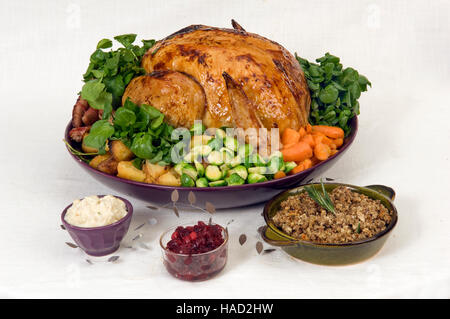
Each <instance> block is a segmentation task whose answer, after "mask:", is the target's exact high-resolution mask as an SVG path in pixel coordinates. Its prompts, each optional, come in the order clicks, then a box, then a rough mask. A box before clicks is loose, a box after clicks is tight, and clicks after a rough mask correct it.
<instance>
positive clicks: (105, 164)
mask: <svg viewBox="0 0 450 319" xmlns="http://www.w3.org/2000/svg"><path fill="white" fill-rule="evenodd" d="M118 164H119V162H118V161H116V159H114V157H113V156H112V155H109V156H108V158H107V159H106V160H104V161H102V162H101V163H100V164H98V166H97V169H98V170H99V171H101V172H104V173H107V174H111V175H115V174H117V165H118Z"/></svg>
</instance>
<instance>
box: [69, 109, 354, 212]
mask: <svg viewBox="0 0 450 319" xmlns="http://www.w3.org/2000/svg"><path fill="white" fill-rule="evenodd" d="M350 127H351V132H350V134H349V135H348V136H347V137H346V138H345V140H344V144H343V145H342V146H341V148H340V149H339V152H337V153H336V154H334V155H333V156H331V157H330V158H328V159H327V160H325V161H323V162H320V163H318V164H317V165H315V166H313V167H311V168H309V169H307V170H305V171H302V172H300V173H297V174H294V175H288V176H286V177H283V178H280V179H276V180H271V181H267V182H262V183H256V184H244V185H237V186H222V187H205V188H197V187H181V186H180V187H173V186H164V185H157V184H146V183H141V182H135V181H131V180H126V179H123V178H120V177H117V176H113V175H109V174H106V173H103V172H100V171H98V170H96V169H94V168H92V167H91V166H89V164H87V163H85V162H83V161H82V160H81V159H80V158H78V157H77V156H76V155H74V154H72V153H71V152H70V150H69V148H67V147H66V148H67V151H68V152H69V154H70V156H71V157H72V159H74V160H75V161H76V162H77V163H78V164H79V165H80V166H81V167H82V168H83V169H84V170H85V171H86V172H87V173H88V174H90V175H91V176H92V177H93V178H94V179H96V180H97V181H99V182H100V183H102V184H104V185H106V186H107V187H109V188H111V189H113V190H114V191H117V192H120V193H122V194H125V195H127V196H130V197H134V198H137V199H140V200H143V201H146V202H148V203H149V204H154V205H157V206H164V205H166V204H169V203H170V202H171V194H172V192H173V190H175V189H176V190H178V192H179V201H178V202H179V203H181V204H184V205H189V201H188V194H189V192H191V191H192V192H193V193H194V194H195V196H196V199H197V200H196V205H198V206H201V207H205V203H206V202H210V203H211V204H213V205H214V207H215V208H216V209H221V208H233V207H242V206H247V205H252V204H257V203H261V202H264V201H267V200H268V199H270V198H272V197H273V196H275V195H276V194H278V193H280V192H281V191H283V190H285V189H288V188H293V187H296V186H299V185H301V184H302V183H303V182H309V181H310V180H311V179H312V178H315V177H318V176H320V175H321V174H323V173H324V172H325V171H326V170H327V169H329V168H330V167H331V166H332V165H333V164H334V163H335V162H336V161H337V160H338V158H340V157H341V156H342V154H344V152H345V151H346V150H347V149H348V148H349V146H350V145H351V144H352V143H353V141H354V139H355V136H356V133H357V131H358V120H357V117H356V116H355V117H353V119H352V120H351V122H350ZM71 129H72V122H69V124H68V125H67V127H66V131H65V134H64V138H65V139H66V141H67V142H68V143H69V144H70V145H71V146H72V147H74V148H75V149H81V147H80V143H76V142H73V141H71V140H70V138H69V132H70V130H71Z"/></svg>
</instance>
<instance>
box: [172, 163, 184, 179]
mask: <svg viewBox="0 0 450 319" xmlns="http://www.w3.org/2000/svg"><path fill="white" fill-rule="evenodd" d="M184 165H186V163H184V162H181V163H178V164H177V165H175V166H174V167H173V169H174V170H175V172H176V173H177V174H178V175H180V176H181V174H183V167H184Z"/></svg>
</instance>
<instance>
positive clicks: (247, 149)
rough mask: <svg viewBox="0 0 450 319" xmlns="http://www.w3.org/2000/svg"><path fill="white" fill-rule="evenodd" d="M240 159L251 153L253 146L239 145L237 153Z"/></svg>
mask: <svg viewBox="0 0 450 319" xmlns="http://www.w3.org/2000/svg"><path fill="white" fill-rule="evenodd" d="M237 153H238V155H239V156H240V157H246V156H249V155H250V154H252V153H253V146H251V145H250V144H245V145H240V146H239V148H238V151H237Z"/></svg>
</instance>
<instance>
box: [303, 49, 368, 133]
mask: <svg viewBox="0 0 450 319" xmlns="http://www.w3.org/2000/svg"><path fill="white" fill-rule="evenodd" d="M295 57H296V58H297V61H298V62H299V63H300V66H301V67H302V69H303V71H304V73H305V77H306V80H307V82H308V87H309V90H310V92H311V111H310V115H309V121H310V123H311V124H312V125H330V126H339V127H341V128H342V129H343V130H344V132H345V133H346V134H348V133H349V132H350V127H349V126H348V122H349V120H350V119H351V118H352V117H353V116H355V115H358V114H359V102H358V99H359V97H360V96H361V92H365V91H367V86H372V84H371V83H370V82H369V80H368V79H367V78H366V77H365V76H364V75H362V74H359V73H358V71H356V70H355V69H353V68H345V69H343V67H342V64H341V63H339V61H340V59H339V58H338V57H336V56H334V55H331V54H329V53H326V54H325V55H324V56H323V57H321V58H319V59H316V62H318V63H319V64H317V63H312V62H309V61H307V60H305V59H303V58H301V57H299V56H297V54H295Z"/></svg>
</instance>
